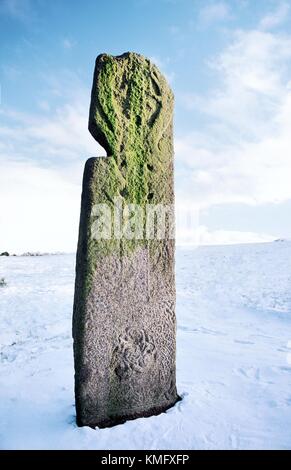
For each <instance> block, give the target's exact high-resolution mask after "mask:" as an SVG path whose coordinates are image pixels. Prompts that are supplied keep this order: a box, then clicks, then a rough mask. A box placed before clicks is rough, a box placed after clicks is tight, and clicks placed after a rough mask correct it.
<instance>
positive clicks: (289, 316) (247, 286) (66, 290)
mask: <svg viewBox="0 0 291 470" xmlns="http://www.w3.org/2000/svg"><path fill="white" fill-rule="evenodd" d="M74 262H75V259H74V256H73V255H56V256H43V257H34V258H19V257H16V258H12V257H10V258H4V257H2V258H0V278H1V277H5V279H6V281H7V286H6V287H0V328H1V330H0V348H1V349H0V351H1V353H0V354H1V356H0V447H1V448H2V449H28V448H29V449H31V448H34V449H44V448H47V449H171V448H173V449H252V448H260V449H271V448H278V449H291V328H290V327H291V243H290V242H278V243H266V244H258V245H236V246H220V247H214V246H212V247H200V248H199V249H197V250H193V251H190V250H186V249H179V250H178V251H177V319H178V332H177V334H178V344H177V346H178V357H177V373H178V391H179V393H180V395H182V397H183V400H182V401H181V402H179V403H178V404H177V405H176V406H175V407H174V408H172V409H171V410H169V411H168V412H167V413H164V414H161V415H160V416H155V417H151V418H144V419H138V420H134V421H129V422H127V423H125V424H123V425H119V426H116V427H114V428H110V429H102V430H100V429H96V430H92V429H90V428H78V427H76V425H75V416H74V415H75V410H74V394H73V358H72V339H71V314H72V299H73V286H74Z"/></svg>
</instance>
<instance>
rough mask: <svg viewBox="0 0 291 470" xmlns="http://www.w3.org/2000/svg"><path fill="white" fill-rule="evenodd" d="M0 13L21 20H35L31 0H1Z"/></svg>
mask: <svg viewBox="0 0 291 470" xmlns="http://www.w3.org/2000/svg"><path fill="white" fill-rule="evenodd" d="M0 14H2V15H7V16H10V17H11V18H14V19H16V20H19V21H22V22H27V21H31V20H35V18H36V13H35V9H34V8H33V5H32V1H31V0H1V3H0Z"/></svg>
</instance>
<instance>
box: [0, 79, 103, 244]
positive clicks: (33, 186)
mask: <svg viewBox="0 0 291 470" xmlns="http://www.w3.org/2000/svg"><path fill="white" fill-rule="evenodd" d="M54 86H57V83H54ZM56 89H57V88H56ZM71 91H72V94H73V95H74V96H75V101H74V100H73V99H71V101H70V104H66V103H65V104H64V105H62V106H59V107H58V108H57V109H56V110H55V111H54V112H49V111H50V110H49V106H47V102H44V103H42V104H41V107H42V109H45V111H46V112H45V113H36V114H26V113H21V112H16V111H14V110H12V109H7V108H2V109H1V110H0V115H2V116H1V117H2V122H5V123H6V124H2V123H1V125H0V142H1V143H0V203H1V213H0V226H1V232H0V247H1V248H0V251H1V250H2V251H5V250H8V251H11V252H23V251H37V250H39V251H56V250H61V251H73V250H75V248H76V240H77V235H78V219H79V209H80V197H81V180H82V174H83V168H84V163H85V161H86V160H87V159H88V158H89V157H92V156H97V155H105V154H106V153H105V151H104V150H103V149H102V148H101V147H100V146H99V145H98V144H97V142H95V141H94V139H93V138H92V137H91V136H90V134H89V132H88V129H87V127H88V105H89V102H88V101H89V100H88V99H87V100H83V96H84V93H83V91H82V90H77V89H72V90H71ZM86 96H87V97H88V96H89V92H87V93H86ZM2 248H3V249H2Z"/></svg>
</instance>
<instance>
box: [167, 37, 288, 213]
mask: <svg viewBox="0 0 291 470" xmlns="http://www.w3.org/2000/svg"><path fill="white" fill-rule="evenodd" d="M209 66H210V67H211V69H212V72H213V73H214V74H215V80H216V82H217V83H219V86H218V87H217V88H215V89H212V90H211V91H210V92H209V93H208V94H207V95H206V96H204V97H201V96H193V95H191V94H190V95H187V96H185V106H187V107H189V106H192V107H193V109H195V110H196V112H201V113H203V114H206V115H207V116H208V118H210V120H209V121H208V124H207V125H205V127H204V129H203V130H202V131H201V132H199V133H197V132H195V133H194V132H193V133H190V134H189V135H188V136H183V138H178V139H177V140H176V153H177V161H178V162H179V161H180V162H183V164H185V165H186V166H187V167H188V169H189V171H188V172H187V171H185V172H184V174H183V171H182V174H181V179H180V183H179V184H178V191H179V194H180V197H182V198H183V197H184V198H187V197H188V198H189V195H191V196H190V197H191V198H192V199H193V200H196V201H197V203H199V204H200V205H202V206H203V205H204V206H207V205H212V204H223V203H227V202H243V203H246V204H260V203H265V202H270V203H279V202H283V201H286V200H288V199H290V198H291V186H290V183H289V177H288V175H290V173H291V161H290V157H289V155H290V146H291V136H290V119H291V83H290V81H289V80H290V73H291V36H287V35H284V36H283V35H280V34H275V33H270V32H263V31H261V30H253V31H239V32H236V33H235V35H234V38H233V41H232V43H231V44H230V45H229V46H228V47H226V48H225V50H224V51H223V52H222V53H220V54H219V55H218V57H216V58H215V60H213V61H212V62H211V63H210V64H209Z"/></svg>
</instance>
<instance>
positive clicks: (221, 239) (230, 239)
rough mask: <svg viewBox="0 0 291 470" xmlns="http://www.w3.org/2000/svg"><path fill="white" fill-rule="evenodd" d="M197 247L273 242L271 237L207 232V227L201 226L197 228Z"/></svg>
mask: <svg viewBox="0 0 291 470" xmlns="http://www.w3.org/2000/svg"><path fill="white" fill-rule="evenodd" d="M197 237H198V244H199V245H232V244H238V243H263V242H271V241H273V240H274V237H273V236H272V235H267V234H261V233H254V232H241V231H234V230H214V231H209V230H208V229H207V227H205V226H203V225H201V226H199V228H198V235H197Z"/></svg>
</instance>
